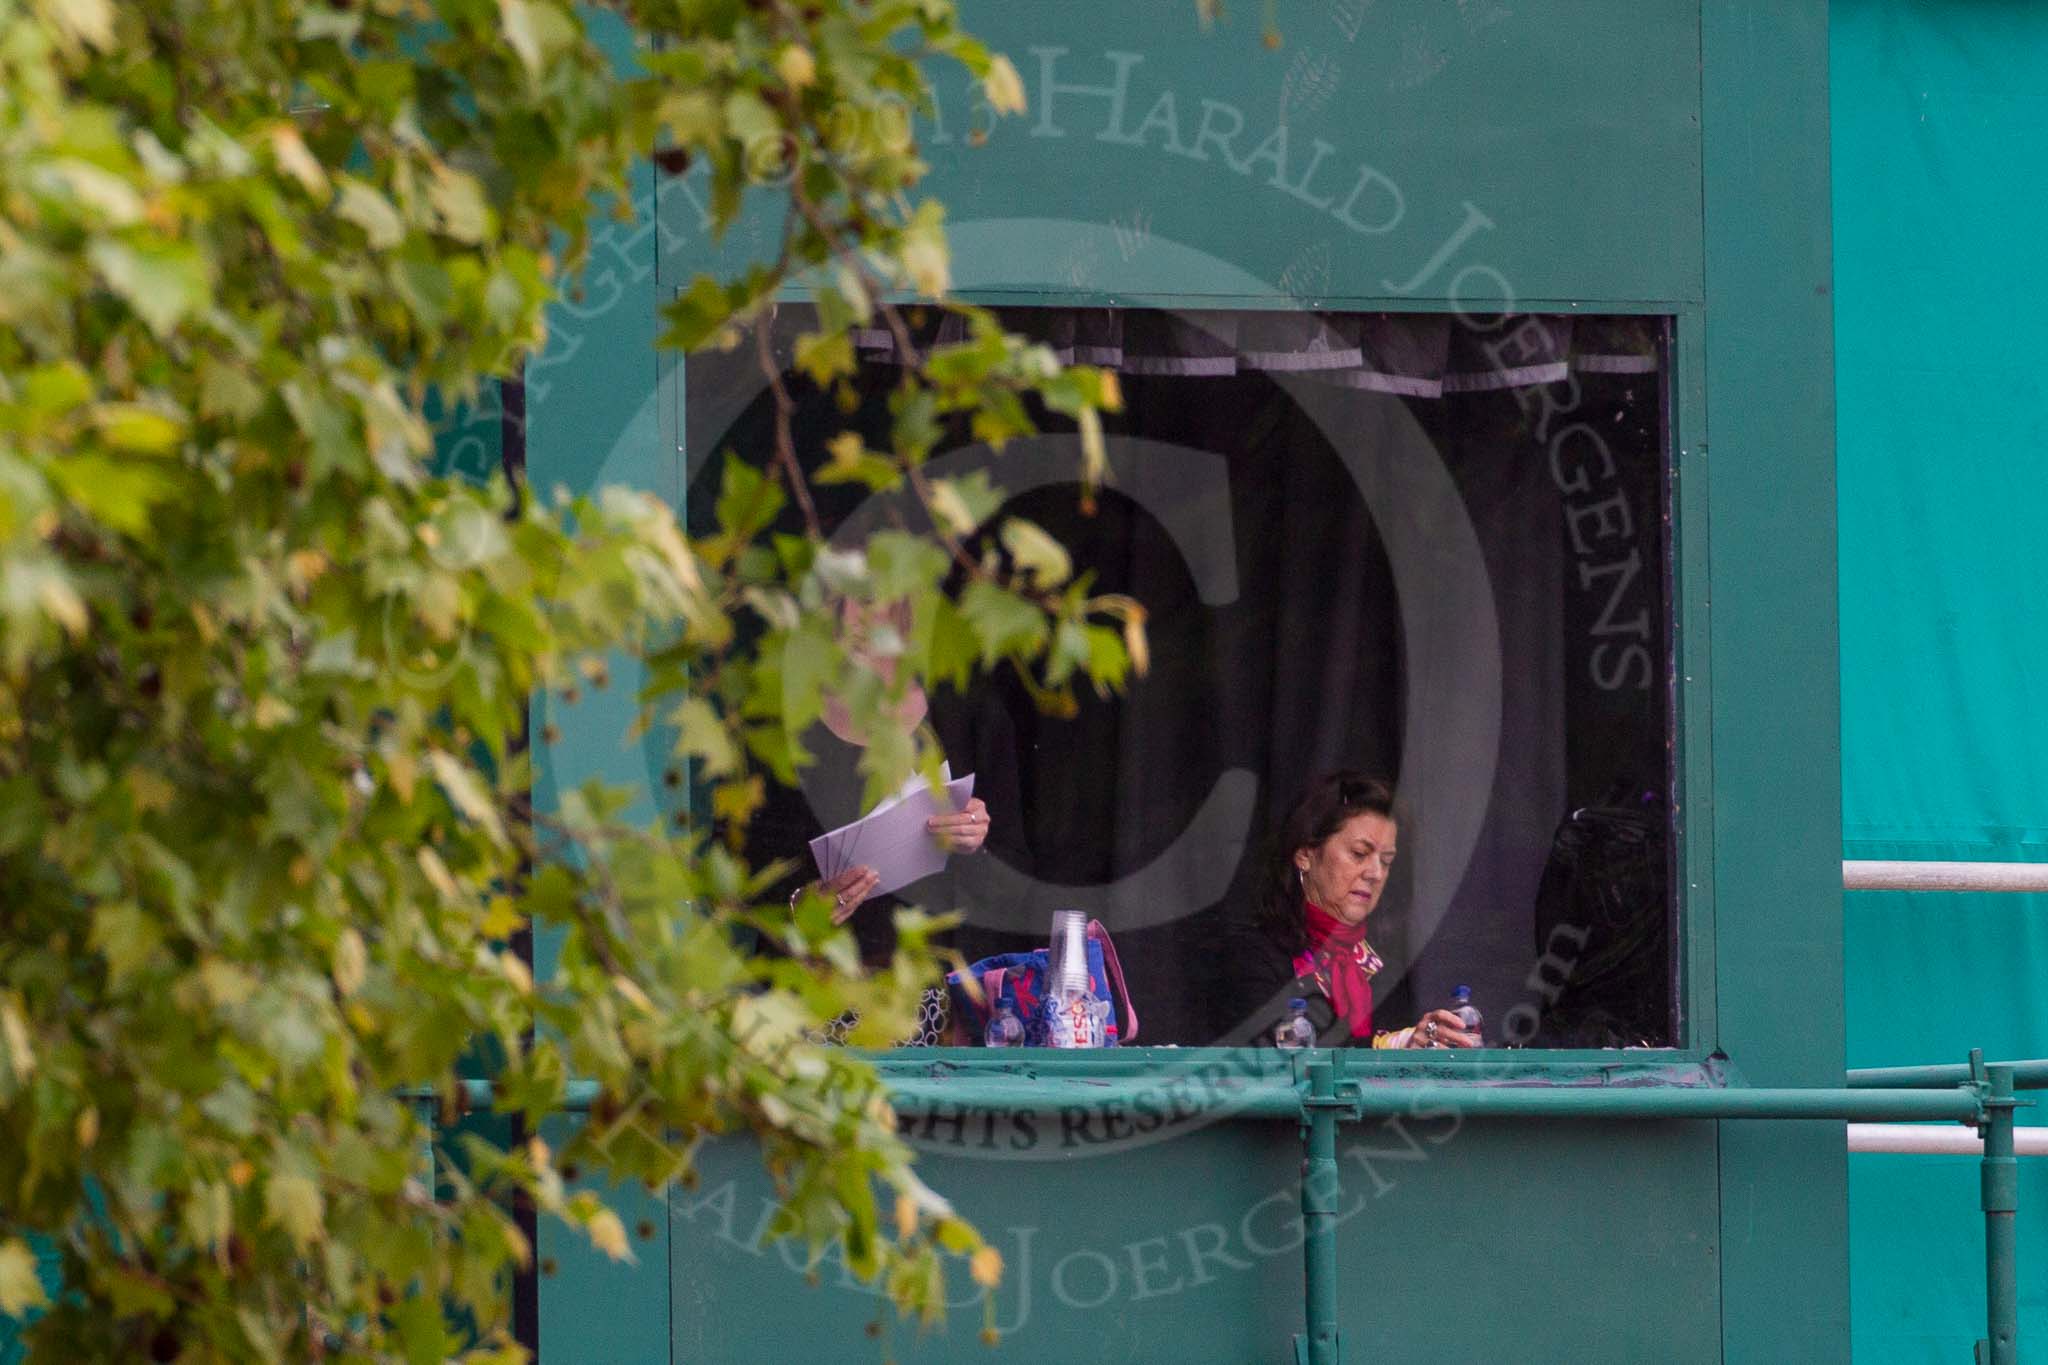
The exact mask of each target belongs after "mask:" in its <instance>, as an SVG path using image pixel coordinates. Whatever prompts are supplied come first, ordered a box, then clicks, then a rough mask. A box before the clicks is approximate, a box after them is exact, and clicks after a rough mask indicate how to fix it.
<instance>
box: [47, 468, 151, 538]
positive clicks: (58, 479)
mask: <svg viewBox="0 0 2048 1365" xmlns="http://www.w3.org/2000/svg"><path fill="white" fill-rule="evenodd" d="M50 477H51V479H52V481H53V482H55V483H56V484H57V486H58V487H59V488H61V489H63V490H64V494H65V496H66V497H68V498H69V499H70V500H71V501H72V502H74V503H76V504H77V505H78V506H79V507H80V508H81V509H83V510H84V512H85V513H86V515H88V516H90V517H92V518H93V519H94V520H95V521H99V522H102V523H104V524H106V525H107V526H110V527H112V528H113V529H114V530H116V531H119V532H121V533H123V534H124V535H131V536H133V535H140V534H141V533H142V532H144V531H146V530H148V529H149V524H150V514H151V512H152V510H153V509H154V508H155V506H156V505H157V504H158V503H160V502H163V501H164V500H165V499H167V498H169V497H170V496H171V494H172V493H173V492H175V491H176V488H177V485H176V484H175V483H173V482H172V480H171V478H170V476H169V475H168V474H166V473H165V472H164V471H163V470H161V469H159V468H156V467H155V466H153V465H147V464H141V463H138V462H137V461H134V460H110V459H106V458H104V457H102V456H98V455H75V456H73V457H71V458H70V459H68V460H60V461H57V462H55V463H54V464H52V465H51V466H50Z"/></svg>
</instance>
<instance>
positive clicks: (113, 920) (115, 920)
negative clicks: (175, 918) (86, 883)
mask: <svg viewBox="0 0 2048 1365" xmlns="http://www.w3.org/2000/svg"><path fill="white" fill-rule="evenodd" d="M163 941H164V940H163V931H162V930H160V929H159V928H157V926H156V923H155V921H153V920H151V919H150V917H149V916H148V915H146V914H145V913H143V910H142V907H141V906H138V905H136V904H135V903H134V902H132V901H118V902H115V903H113V904H110V905H102V906H100V907H99V908H98V909H96V910H94V911H93V915H92V932H91V934H90V936H89V942H90V943H91V944H92V946H93V948H94V949H95V950H97V951H98V952H99V954H100V956H102V957H104V958H105V959H106V960H107V974H108V976H109V978H110V980H111V981H112V982H113V984H114V985H115V986H117V987H118V986H120V985H122V984H123V983H124V982H126V981H127V980H128V979H129V978H130V977H132V976H134V975H135V974H136V973H137V972H140V971H141V970H142V969H143V968H144V967H147V966H149V965H150V964H151V963H152V962H154V961H155V960H156V956H157V953H158V951H159V950H160V949H161V948H162V947H163Z"/></svg>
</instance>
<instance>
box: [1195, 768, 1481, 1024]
mask: <svg viewBox="0 0 2048 1365" xmlns="http://www.w3.org/2000/svg"><path fill="white" fill-rule="evenodd" d="M1399 833H1400V829H1399V821H1398V820H1397V819H1396V817H1395V814H1394V793H1393V790H1392V789H1391V788H1389V787H1388V786H1387V784H1386V783H1384V782H1381V781H1379V780H1378V779H1376V778H1371V777H1366V776H1363V775H1362V774H1359V773H1353V772H1335V773H1328V774H1325V775H1324V776H1322V777H1319V778H1317V779H1316V780H1315V781H1314V782H1312V783H1311V784H1309V788H1308V790H1307V791H1306V792H1304V793H1303V794H1302V797H1301V799H1300V800H1299V801H1297V802H1295V803H1294V809H1293V810H1292V811H1291V812H1289V814H1288V816H1287V820H1286V823H1285V824H1283V825H1282V826H1281V827H1280V834H1279V837H1278V838H1277V839H1276V840H1275V841H1274V846H1273V850H1272V852H1271V854H1270V855H1269V856H1268V859H1267V863H1268V865H1267V866H1266V867H1265V868H1264V869H1262V871H1261V875H1260V881H1259V889H1258V894H1259V904H1258V913H1257V917H1256V919H1255V920H1254V922H1253V923H1252V925H1251V926H1250V931H1249V932H1247V933H1244V934H1242V935H1240V936H1239V945H1240V951H1239V953H1238V955H1237V962H1236V963H1235V964H1234V967H1235V971H1236V973H1237V975H1238V979H1239V981H1240V983H1241V984H1242V986H1243V994H1242V999H1243V1001H1244V1006H1245V1011H1246V1013H1245V1016H1244V1017H1245V1019H1246V1022H1247V1023H1249V1024H1251V1025H1252V1026H1253V1027H1254V1034H1253V1039H1254V1041H1257V1042H1262V1043H1265V1044H1268V1045H1270V1044H1271V1043H1272V1042H1273V1040H1274V1030H1275V1029H1276V1028H1277V1026H1278V1025H1279V1024H1280V1023H1281V1021H1282V1020H1284V1019H1286V1018H1287V1016H1288V1012H1289V1009H1288V1001H1289V1000H1290V999H1292V998H1296V997H1299V998H1300V999H1302V1000H1304V1001H1306V1002H1307V1004H1308V1019H1309V1022H1310V1023H1311V1024H1312V1025H1313V1026H1314V1027H1315V1031H1316V1038H1317V1040H1318V1043H1319V1044H1320V1045H1321V1046H1325V1047H1367V1046H1371V1047H1380V1048H1397V1047H1398V1048H1408V1047H1477V1046H1479V1039H1478V1038H1477V1037H1475V1036H1474V1035H1472V1034H1470V1033H1466V1032H1464V1031H1463V1030H1462V1028H1461V1025H1460V1021H1459V1019H1458V1016H1457V1015H1455V1014H1452V1013H1451V1012H1450V1011H1449V1010H1432V1011H1430V1012H1429V1013H1428V1014H1426V1015H1424V1016H1423V1017H1422V1018H1421V1019H1420V1020H1418V1021H1417V1022H1416V1023H1415V1024H1414V1025H1413V1026H1411V1027H1409V1028H1403V1029H1391V1030H1383V1031H1380V1032H1377V1033H1376V1032H1374V1031H1373V1026H1372V978H1373V975H1374V974H1375V973H1376V972H1378V971H1379V969H1380V959H1379V955H1378V954H1377V953H1375V952H1373V950H1372V946H1371V945H1370V944H1368V943H1367V942H1366V941H1365V931H1366V918H1367V916H1369V915H1371V914H1372V912H1373V911H1374V910H1375V909H1376V908H1377V907H1378V906H1379V903H1380V895H1381V893H1382V892H1383V891H1385V890H1386V885H1387V874H1388V873H1389V872H1390V871H1392V869H1393V866H1394V851H1395V849H1394V844H1395V839H1396V837H1397V836H1398V834H1399Z"/></svg>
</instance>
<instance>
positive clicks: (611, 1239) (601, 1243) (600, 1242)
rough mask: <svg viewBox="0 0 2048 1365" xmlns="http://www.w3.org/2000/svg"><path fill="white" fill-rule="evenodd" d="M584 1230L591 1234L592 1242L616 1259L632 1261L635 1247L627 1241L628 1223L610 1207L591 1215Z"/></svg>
mask: <svg viewBox="0 0 2048 1365" xmlns="http://www.w3.org/2000/svg"><path fill="white" fill-rule="evenodd" d="M584 1231H586V1232H588V1233H589V1234H590V1244H591V1245H592V1246H594V1247H596V1248H597V1249H598V1250H599V1251H602V1252H603V1253H604V1254H605V1255H607V1256H609V1257H611V1258H612V1259H613V1260H614V1261H625V1262H628V1263H631V1262H632V1260H633V1248H632V1246H631V1244H630V1243H628V1242H627V1241H626V1225H625V1224H624V1223H623V1222H621V1221H620V1220H619V1215H617V1214H616V1213H613V1212H612V1211H611V1210H610V1209H599V1210H598V1211H597V1212H596V1213H593V1214H592V1215H590V1221H589V1222H588V1223H586V1224H584Z"/></svg>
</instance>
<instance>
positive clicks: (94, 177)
mask: <svg viewBox="0 0 2048 1365" xmlns="http://www.w3.org/2000/svg"><path fill="white" fill-rule="evenodd" d="M48 174H49V175H50V176H51V178H52V179H55V180H58V181H60V182H62V183H63V185H64V188H65V189H67V190H69V191H71V194H72V197H74V198H76V199H78V200H79V201H81V202H82V203H86V204H89V205H91V206H92V207H93V208H95V209H98V210H99V212H100V216H101V217H102V218H104V219H105V220H106V221H107V222H108V223H110V224H112V225H114V226H116V227H125V226H127V225H128V224H130V223H134V222H136V221H138V220H140V219H141V217H142V213H143V202H142V195H141V193H140V192H138V191H137V190H136V188H135V187H134V186H133V185H131V184H129V183H128V182H127V181H126V180H123V179H122V178H121V177H120V176H118V175H116V174H114V173H113V172H112V171H110V170H107V169H106V168H105V167H103V166H95V165H94V164H93V163H92V162H90V161H80V160H77V159H75V158H72V157H66V158H63V159H62V160H59V161H56V162H53V163H52V164H51V165H50V167H49V171H48Z"/></svg>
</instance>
